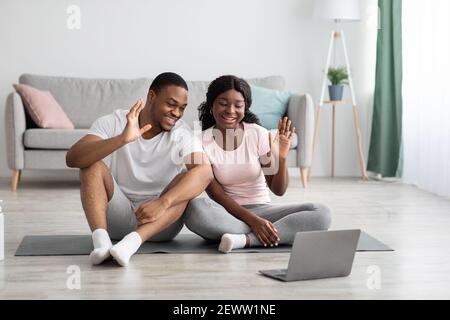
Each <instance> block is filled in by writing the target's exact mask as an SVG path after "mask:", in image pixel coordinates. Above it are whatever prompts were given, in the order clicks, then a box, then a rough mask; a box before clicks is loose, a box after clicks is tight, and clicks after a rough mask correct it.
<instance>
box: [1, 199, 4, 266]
mask: <svg viewBox="0 0 450 320" xmlns="http://www.w3.org/2000/svg"><path fill="white" fill-rule="evenodd" d="M2 202H3V200H0V261H2V260H3V259H5V218H4V215H3V212H2Z"/></svg>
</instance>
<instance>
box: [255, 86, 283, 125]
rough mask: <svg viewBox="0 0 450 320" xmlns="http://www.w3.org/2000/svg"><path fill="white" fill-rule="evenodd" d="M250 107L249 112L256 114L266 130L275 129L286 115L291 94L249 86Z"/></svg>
mask: <svg viewBox="0 0 450 320" xmlns="http://www.w3.org/2000/svg"><path fill="white" fill-rule="evenodd" d="M250 87H251V90H252V100H253V101H252V105H251V106H250V111H251V112H253V113H254V114H256V115H257V116H258V118H259V120H260V121H261V125H262V126H263V127H264V128H266V129H277V128H278V121H279V120H280V118H281V117H283V116H284V115H285V114H286V110H287V107H288V103H289V99H290V97H291V93H290V92H287V91H278V90H271V89H266V88H262V87H257V86H250Z"/></svg>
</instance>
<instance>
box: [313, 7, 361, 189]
mask: <svg viewBox="0 0 450 320" xmlns="http://www.w3.org/2000/svg"><path fill="white" fill-rule="evenodd" d="M314 3H315V7H314V16H315V17H316V18H321V19H325V20H331V21H334V23H335V26H334V30H333V31H331V36H330V42H329V46H328V54H327V61H326V65H325V70H324V75H323V80H322V87H321V93H320V100H319V106H318V110H317V116H316V126H315V130H314V142H313V159H314V156H315V151H316V143H317V136H318V131H319V123H320V122H319V121H320V111H321V108H322V107H323V105H324V104H325V103H330V104H332V106H333V137H332V139H333V141H332V176H334V172H335V169H334V163H335V161H334V158H335V108H336V106H337V105H339V104H345V102H343V101H327V102H325V101H324V99H325V91H326V88H327V73H328V69H329V68H330V65H331V58H332V53H335V50H336V49H335V47H336V43H337V41H339V40H341V42H342V47H343V50H344V58H345V66H346V69H347V73H348V85H349V89H350V95H351V105H352V107H353V115H354V121H355V131H356V139H357V146H358V153H359V164H360V170H361V176H362V178H363V179H365V180H367V173H366V169H365V160H364V154H363V152H362V142H361V130H360V128H359V121H358V112H357V105H356V98H355V91H354V86H353V77H352V72H351V68H350V62H349V59H348V53H347V45H346V42H345V34H344V30H338V25H339V23H340V22H341V21H358V20H360V14H359V0H315V2H314ZM311 169H312V168H310V170H309V172H308V180H310V178H311V171H312V170H311Z"/></svg>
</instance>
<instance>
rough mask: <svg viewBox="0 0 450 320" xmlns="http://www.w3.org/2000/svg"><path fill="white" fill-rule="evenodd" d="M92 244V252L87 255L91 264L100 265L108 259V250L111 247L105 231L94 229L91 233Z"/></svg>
mask: <svg viewBox="0 0 450 320" xmlns="http://www.w3.org/2000/svg"><path fill="white" fill-rule="evenodd" d="M92 243H93V244H94V250H92V252H91V254H90V255H89V260H90V261H91V263H92V264H100V263H102V262H103V261H105V260H106V259H107V258H109V256H110V255H109V249H111V247H112V242H111V239H110V238H109V235H108V232H107V231H106V230H105V229H95V230H94V232H92Z"/></svg>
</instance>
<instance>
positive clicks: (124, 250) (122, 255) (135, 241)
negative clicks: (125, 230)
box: [109, 231, 142, 267]
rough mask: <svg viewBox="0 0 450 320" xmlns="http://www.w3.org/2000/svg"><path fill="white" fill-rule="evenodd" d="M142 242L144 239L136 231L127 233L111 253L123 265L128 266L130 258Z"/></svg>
mask: <svg viewBox="0 0 450 320" xmlns="http://www.w3.org/2000/svg"><path fill="white" fill-rule="evenodd" d="M141 244H142V239H141V236H140V235H139V233H137V232H136V231H134V232H131V233H129V234H127V235H126V236H125V237H124V238H123V239H122V240H121V241H120V242H119V243H117V244H116V245H115V246H113V247H112V248H111V250H109V253H111V255H112V256H113V257H114V259H116V261H117V263H119V264H120V265H121V266H122V267H126V266H127V265H128V263H129V262H130V258H131V256H132V255H133V254H135V253H136V251H137V250H138V249H139V247H140V246H141Z"/></svg>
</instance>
